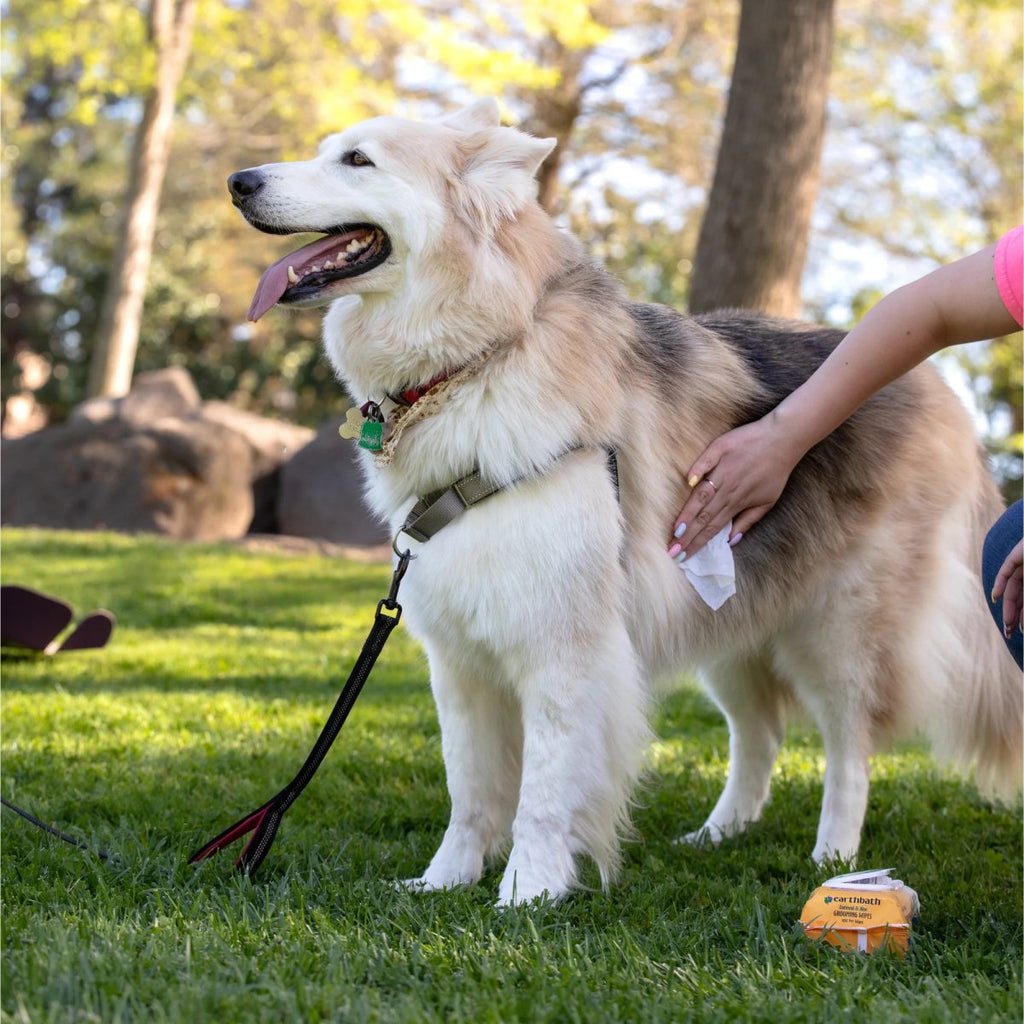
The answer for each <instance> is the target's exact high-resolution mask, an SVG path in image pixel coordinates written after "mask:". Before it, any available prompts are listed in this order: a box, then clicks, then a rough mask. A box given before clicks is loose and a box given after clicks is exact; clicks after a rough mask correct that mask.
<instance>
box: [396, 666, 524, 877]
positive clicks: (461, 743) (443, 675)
mask: <svg viewBox="0 0 1024 1024" xmlns="http://www.w3.org/2000/svg"><path fill="white" fill-rule="evenodd" d="M431 687H432V689H433V691H434V700H435V702H436V704H437V712H438V718H439V721H440V724H441V748H442V752H443V755H444V763H445V771H446V772H447V777H448V794H449V796H450V798H451V818H450V820H449V823H448V828H447V829H446V830H445V834H444V838H443V839H442V841H441V845H440V846H439V847H438V850H437V852H436V853H435V854H434V857H433V859H432V860H431V862H430V864H429V866H428V867H427V869H426V871H424V872H423V874H422V875H421V876H420V877H419V878H415V879H410V880H409V881H407V882H406V883H405V884H406V885H407V887H409V888H411V889H420V890H434V889H450V888H453V887H456V886H460V885H472V884H473V883H474V882H476V881H477V880H478V879H479V878H480V875H481V874H482V873H483V869H484V863H485V861H486V859H487V858H488V857H489V856H492V855H493V854H495V853H497V852H498V850H499V849H500V848H501V847H502V846H504V845H505V844H506V843H507V841H508V836H509V832H510V830H511V824H512V817H513V815H514V813H515V805H516V794H517V789H518V784H519V767H520V752H521V748H522V731H521V728H520V724H519V721H520V720H519V709H518V707H517V706H516V702H515V700H514V699H513V698H512V697H511V696H510V695H509V694H508V693H507V692H506V691H504V690H503V689H501V687H500V684H499V683H497V682H496V681H495V679H494V677H493V673H490V674H488V673H487V672H485V671H482V670H481V671H472V670H470V668H469V667H468V666H466V665H464V664H463V665H456V664H453V663H452V662H450V661H449V660H448V659H446V658H445V657H444V655H443V654H442V653H439V652H438V653H433V652H432V653H431Z"/></svg>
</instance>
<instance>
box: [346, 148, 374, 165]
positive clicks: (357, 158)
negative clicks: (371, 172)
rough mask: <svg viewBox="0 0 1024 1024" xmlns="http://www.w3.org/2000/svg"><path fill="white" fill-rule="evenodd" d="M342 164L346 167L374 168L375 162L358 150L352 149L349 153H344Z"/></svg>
mask: <svg viewBox="0 0 1024 1024" xmlns="http://www.w3.org/2000/svg"><path fill="white" fill-rule="evenodd" d="M341 162H342V163H343V164H344V165H345V166H346V167H373V161H372V160H371V159H370V158H369V157H368V156H366V155H365V154H364V153H360V152H359V150H358V149H350V150H349V151H348V152H347V153H343V154H342V157H341Z"/></svg>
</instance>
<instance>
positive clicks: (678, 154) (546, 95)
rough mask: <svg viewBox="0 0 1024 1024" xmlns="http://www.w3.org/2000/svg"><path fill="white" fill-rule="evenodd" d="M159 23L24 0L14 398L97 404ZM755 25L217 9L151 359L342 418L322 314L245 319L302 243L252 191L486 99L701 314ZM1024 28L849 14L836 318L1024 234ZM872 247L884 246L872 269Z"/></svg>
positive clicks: (206, 23)
mask: <svg viewBox="0 0 1024 1024" xmlns="http://www.w3.org/2000/svg"><path fill="white" fill-rule="evenodd" d="M144 9H145V5H144V4H142V3H141V0H140V2H136V0H34V2H33V0H6V3H5V4H4V7H3V13H4V20H3V28H2V39H3V49H4V63H3V86H4V88H3V90H2V91H0V104H2V106H0V113H2V117H3V125H4V146H3V150H2V152H0V157H2V164H0V167H2V174H0V204H2V206H0V216H2V223H3V242H2V247H0V257H2V261H0V270H2V282H0V286H2V293H3V313H4V315H3V316H2V318H0V322H2V326H3V334H4V348H3V360H2V363H0V366H2V370H3V374H4V379H3V386H4V393H5V395H7V394H10V392H11V388H12V387H14V386H18V380H17V376H18V374H17V364H16V363H15V362H14V360H13V358H12V357H13V355H14V354H15V353H16V352H17V351H18V350H19V349H21V350H23V351H33V352H37V353H40V354H42V355H44V356H46V357H47V359H48V360H49V361H50V363H51V365H52V369H53V374H52V376H51V377H50V379H49V381H48V382H47V384H46V385H45V387H44V389H43V391H42V393H41V396H40V397H41V398H42V399H43V400H45V401H46V402H47V403H48V404H49V405H50V407H51V410H52V412H53V414H54V415H56V416H60V415H62V414H63V411H64V410H66V409H67V408H68V407H69V406H70V405H72V404H74V403H75V402H77V401H79V400H81V398H82V397H83V394H84V378H85V367H86V363H87V359H88V355H89V348H90V345H91V338H92V331H93V328H94V324H95V320H96V316H97V314H98V304H99V298H100V296H101V295H102V289H103V285H104V282H105V277H106V268H107V266H108V264H109V262H110V258H111V255H112V252H113V248H114V240H115V239H114V230H115V227H116V223H117V214H118V211H119V208H120V204H121V200H122V195H123V191H124V183H125V169H126V166H127V159H128V153H129V146H130V141H131V137H132V133H133V131H134V128H135V125H136V124H137V122H138V117H139V113H140V106H139V101H138V97H139V96H140V95H141V94H142V90H143V89H144V87H145V85H146V83H147V81H148V79H147V75H151V73H152V70H151V68H150V67H149V65H148V64H147V58H146V56H145V52H144V38H145V26H144V19H143V17H142V12H143V10H144ZM738 10H739V5H738V4H736V3H735V0H686V2H683V3H666V2H664V0H593V2H591V3H590V4H586V3H583V2H582V0H580V2H574V0H572V2H570V0H567V2H559V3H557V4H552V3H550V2H549V0H547V2H541V0H518V2H511V0H509V2H507V3H499V2H497V0H475V2H471V3H461V2H456V0H387V2H382V0H347V2H346V3H345V4H337V3H334V2H329V0H305V2H300V0H200V6H199V10H198V14H197V30H196V33H195V38H194V45H193V53H192V59H191V63H190V66H189V69H188V73H187V74H186V76H185V79H184V80H183V82H182V84H181V88H180V90H179V102H178V118H177V121H176V124H175V144H174V149H173V152H172V156H171V162H170V169H169V172H168V176H167V181H166V184H165V188H164V195H163V202H162V207H161V214H160V219H159V223H158V226H157V235H156V241H155V251H154V259H153V264H152V268H151V272H150V282H149V290H148V294H147V298H146V307H145V315H144V321H143V331H142V338H141V343H140V348H139V353H138V358H137V368H138V369H147V368H154V367H158V366H164V365H167V364H169V363H172V362H178V363H184V364H186V365H188V367H189V369H190V370H191V371H192V372H193V374H194V375H195V376H196V378H197V380H198V381H199V384H200V388H201V390H202V391H203V393H204V394H206V395H208V396H209V397H228V396H230V397H231V398H232V400H233V401H236V402H238V403H240V404H243V405H248V406H250V407H252V408H256V409H262V410H267V411H273V410H278V411H279V412H281V413H282V414H286V415H288V416H290V417H293V418H295V419H299V420H303V421H306V422H311V423H315V422H317V421H319V420H320V419H322V418H323V416H324V415H325V414H326V413H327V411H328V410H329V409H330V408H331V406H332V404H333V403H336V402H338V401H339V398H340V396H339V394H338V391H337V388H336V387H335V385H334V384H333V383H332V382H331V381H330V380H329V376H330V375H329V370H328V369H327V367H326V363H325V362H324V360H323V359H322V358H320V357H319V355H318V335H319V326H318V324H319V317H318V316H317V315H316V314H315V313H308V314H307V313H302V314H294V313H289V314H285V313H278V312H272V313H271V314H269V315H268V316H267V317H264V318H263V320H262V321H261V322H260V324H259V325H257V326H255V327H252V326H251V325H246V324H245V321H244V317H245V310H246V308H247V306H248V300H249V297H250V296H251V294H252V290H253V287H254V285H255V282H256V280H257V277H258V275H259V273H260V272H261V270H262V269H263V267H265V266H266V265H267V264H268V263H269V262H270V261H272V260H273V259H274V258H275V257H276V256H277V255H278V254H279V252H283V251H284V249H285V248H286V247H287V245H288V243H287V242H284V241H282V242H275V240H274V239H271V238H263V237H255V236H254V235H253V233H252V230H251V229H250V228H248V227H247V226H246V225H245V224H244V222H243V221H242V219H241V218H240V217H238V216H237V214H236V213H235V211H233V210H232V209H231V207H230V203H229V202H228V201H227V194H226V189H225V185H224V180H225V178H226V176H227V175H228V174H229V173H230V172H231V171H233V170H237V169H239V168H242V167H247V166H252V165H254V164H259V163H263V162H266V161H269V160H278V159H289V158H295V157H299V156H304V155H306V154H308V153H309V152H310V151H311V149H312V147H313V146H314V145H315V142H316V140H317V139H319V138H320V137H321V136H322V135H323V134H325V133H326V132H328V131H330V130H333V129H335V128H338V127H341V126H344V125H345V124H348V123H350V122H352V121H353V120H356V119H359V118H362V117H365V116H369V115H373V114H376V113H380V112H398V113H408V114H411V115H413V116H419V115H421V114H432V113H437V112H439V111H441V110H443V109H450V108H451V107H452V106H453V105H454V104H456V103H459V102H461V101H463V100H465V99H467V98H468V97H469V96H470V95H471V94H488V93H489V94H494V95H497V96H499V97H500V98H501V99H502V100H503V101H504V102H505V103H506V105H507V107H506V109H507V112H508V115H509V117H510V119H512V120H518V121H521V122H522V123H523V124H524V125H526V126H527V127H528V128H530V129H532V130H535V131H537V132H538V133H542V134H545V135H547V134H553V133H554V132H555V131H556V130H557V131H558V132H559V134H560V138H562V139H563V150H564V152H563V154H562V158H561V163H560V165H559V167H558V169H557V177H556V178H555V179H554V182H555V187H554V189H553V191H552V193H551V195H550V198H549V201H548V202H549V208H550V209H551V210H552V211H553V212H554V213H555V215H556V216H557V217H558V218H559V219H560V220H561V221H562V222H564V223H565V224H566V225H567V226H568V227H570V228H571V229H572V230H573V231H574V232H575V233H577V234H578V235H579V236H580V237H581V238H582V240H583V241H584V243H585V244H586V245H587V246H588V247H589V248H590V249H591V251H593V252H594V253H595V255H597V256H598V257H599V258H601V259H602V260H604V261H605V262H606V263H607V265H608V266H609V268H610V269H611V270H612V271H613V272H614V273H616V274H617V275H618V276H620V277H622V278H623V280H625V281H626V283H627V286H628V287H629V289H630V290H631V292H632V293H633V294H634V295H635V296H637V297H651V298H655V299H657V300H660V301H664V302H669V303H671V304H674V305H678V306H685V305H686V303H687V287H688V282H689V276H690V271H691V269H692V268H691V261H692V259H693V254H694V250H695V246H696V239H697V232H698V229H699V225H700V220H701V216H702V213H703V209H704V204H705V202H706V198H707V189H708V184H709V182H710V179H711V173H712V170H713V167H714V159H715V153H716V150H717V145H718V140H719V131H720V124H721V118H722V116H723V114H724V110H725V99H726V96H727V91H728V86H729V73H730V68H731V66H732V61H733V54H734V47H735V39H736V26H737V14H738ZM71 25H73V26H74V28H73V29H70V30H69V26H71ZM1021 40H1022V31H1021V11H1020V6H1019V3H1017V0H948V2H945V3H942V4H935V3H933V2H931V0H877V2H874V3H871V4H867V3H856V4H846V3H841V4H838V5H837V12H836V44H835V64H834V67H833V74H832V78H831V96H830V101H829V111H828V129H827V131H828V134H827V138H826V144H825V153H824V161H823V181H822V186H821V189H820V196H819V201H818V205H817V208H816V212H815V217H814V225H813V227H812V232H811V248H810V256H809V260H808V269H807V271H806V272H805V277H804V289H803V290H804V299H805V303H806V304H807V307H808V312H809V314H810V315H813V316H816V317H820V318H822V319H825V320H828V321H830V322H834V323H837V324H841V325H845V324H849V323H850V322H852V320H853V319H854V316H855V313H856V310H857V309H858V304H859V301H860V300H859V299H858V294H857V293H858V292H859V291H861V290H863V289H874V290H875V293H876V294H877V293H878V292H884V291H888V290H890V289H891V288H892V287H895V286H896V285H898V284H899V283H901V281H903V280H906V279H907V278H908V277H909V276H912V275H913V274H914V273H921V272H924V271H925V270H927V269H929V267H931V266H933V265H935V263H937V262H940V261H945V260H948V259H952V258H954V257H955V256H957V255H959V254H961V253H963V252H965V251H968V250H970V249H972V248H975V247H977V246H980V245H982V244H984V243H985V242H986V241H988V240H991V239H992V238H994V237H996V235H997V234H998V233H1000V232H1001V231H1003V230H1005V229H1006V228H1008V227H1010V226H1012V224H1014V223H1017V222H1019V221H1020V220H1021V219H1022V214H1021V209H1020V198H1021V192H1022V183H1021V167H1022V165H1024V160H1022V152H1021V147H1022V133H1021V89H1020V80H1021V71H1022V66H1021V64H1022V56H1021ZM555 121H558V123H557V124H555V123H553V122H555ZM847 254H857V258H856V260H853V259H851V262H850V265H849V266H847V263H846V258H847ZM866 262H867V263H869V264H871V265H870V266H868V267H867V269H865V263H866ZM876 267H877V269H875V268H876ZM863 297H866V293H865V296H862V297H861V298H863ZM1019 344H1020V340H1019V335H1018V336H1017V337H1016V338H1014V339H1011V340H1010V342H1009V343H1008V345H1007V344H1004V345H1003V346H999V345H996V346H988V347H986V346H980V347H979V349H978V350H972V351H971V352H970V353H969V357H970V362H971V372H972V375H974V376H975V378H976V379H977V380H979V381H981V382H982V383H980V384H979V389H980V390H982V391H983V395H982V398H983V400H984V408H985V409H986V410H987V411H988V412H989V413H990V414H991V415H992V416H993V417H994V420H995V422H997V423H998V424H1000V425H1001V432H1002V433H1005V432H1006V431H1007V430H1009V431H1011V432H1016V431H1019V429H1020V380H1019V372H1020V370H1019V368H1020V357H1019V351H1020V350H1019ZM982 359H984V360H985V361H984V362H979V360H982Z"/></svg>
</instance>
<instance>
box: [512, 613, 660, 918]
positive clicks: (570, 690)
mask: <svg viewBox="0 0 1024 1024" xmlns="http://www.w3.org/2000/svg"><path fill="white" fill-rule="evenodd" d="M564 653H565V656H564V657H558V656H554V657H552V658H551V660H549V661H547V662H546V663H545V664H544V665H543V667H539V668H538V669H537V670H536V671H535V672H534V673H533V674H532V675H531V676H530V677H528V678H525V679H524V680H523V684H522V689H521V692H522V698H521V699H522V713H523V770H522V783H521V786H520V791H519V807H518V809H517V811H516V817H515V821H514V823H513V825H512V840H513V845H512V852H511V854H510V855H509V859H508V864H507V866H506V869H505V873H504V875H503V877H502V880H501V886H500V889H499V892H498V899H499V903H500V904H503V905H509V904H519V903H527V902H529V901H531V900H534V899H538V898H541V897H547V898H549V899H552V900H556V899H558V898H560V897H562V896H564V895H566V894H567V893H568V892H569V891H570V890H572V889H573V888H574V886H575V884H576V864H575V858H576V855H577V854H581V853H585V854H588V855H589V856H591V857H592V858H593V859H594V860H595V862H596V863H597V866H598V869H599V871H600V873H601V878H602V881H603V882H604V883H607V882H609V881H610V880H611V879H612V877H613V876H614V874H615V872H616V870H617V868H618V859H619V832H620V830H621V828H622V827H623V826H624V825H625V824H626V822H627V817H628V806H629V798H630V792H631V789H632V786H633V784H634V782H635V780H636V777H637V775H638V774H639V770H640V767H641V764H642V762H643V757H644V752H645V750H646V745H647V742H648V739H649V733H648V725H647V716H646V700H645V697H644V689H643V684H642V681H641V676H640V673H639V671H638V669H637V665H636V662H635V659H634V656H633V651H632V647H631V645H630V643H629V639H628V637H627V635H626V631H625V628H624V627H623V626H609V632H607V633H606V634H605V635H604V636H602V637H596V636H592V637H589V638H582V642H579V643H577V644H575V645H574V648H573V649H570V650H568V651H566V652H564Z"/></svg>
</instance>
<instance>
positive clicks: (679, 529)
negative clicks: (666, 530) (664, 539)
mask: <svg viewBox="0 0 1024 1024" xmlns="http://www.w3.org/2000/svg"><path fill="white" fill-rule="evenodd" d="M684 533H686V523H680V524H679V525H678V526H677V527H676V530H675V533H673V534H672V536H673V537H682V535H683V534H684Z"/></svg>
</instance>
